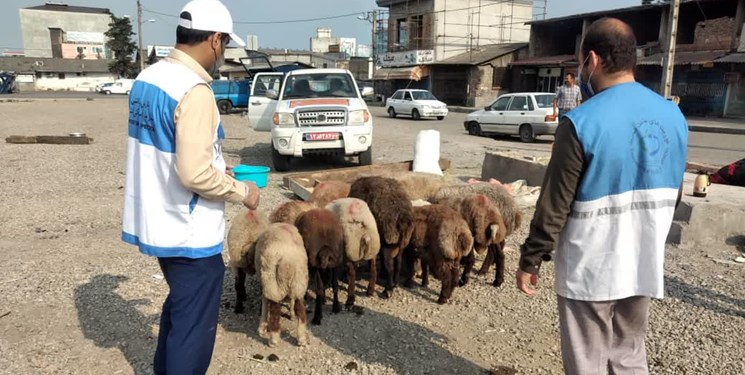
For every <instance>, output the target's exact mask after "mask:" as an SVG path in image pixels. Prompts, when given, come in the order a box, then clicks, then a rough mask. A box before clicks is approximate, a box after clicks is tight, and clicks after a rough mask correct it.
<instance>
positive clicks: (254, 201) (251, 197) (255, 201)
mask: <svg viewBox="0 0 745 375" xmlns="http://www.w3.org/2000/svg"><path fill="white" fill-rule="evenodd" d="M246 186H247V187H248V192H247V193H246V198H244V199H243V205H244V206H246V208H248V209H249V210H255V209H256V208H257V207H259V188H258V187H256V184H254V183H253V182H246Z"/></svg>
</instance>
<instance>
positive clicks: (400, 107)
mask: <svg viewBox="0 0 745 375" xmlns="http://www.w3.org/2000/svg"><path fill="white" fill-rule="evenodd" d="M385 107H386V108H388V116H390V117H391V118H395V117H396V116H398V115H406V116H411V118H413V119H414V120H419V119H421V118H422V117H437V119H438V120H443V119H445V116H447V115H448V106H447V104H445V103H443V102H441V101H439V100H437V98H435V96H434V95H432V93H431V92H429V91H427V90H409V89H406V90H398V91H396V92H395V93H393V95H392V96H391V97H390V98H388V99H387V100H386V101H385Z"/></svg>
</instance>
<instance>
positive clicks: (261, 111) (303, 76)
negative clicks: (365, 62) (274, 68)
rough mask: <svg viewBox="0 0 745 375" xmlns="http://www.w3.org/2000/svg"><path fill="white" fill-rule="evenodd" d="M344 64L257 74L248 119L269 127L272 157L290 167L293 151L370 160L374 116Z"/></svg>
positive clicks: (276, 164) (258, 127) (277, 166)
mask: <svg viewBox="0 0 745 375" xmlns="http://www.w3.org/2000/svg"><path fill="white" fill-rule="evenodd" d="M370 95H372V89H371V88H365V89H362V90H360V89H359V88H358V86H357V83H356V82H355V80H354V76H352V74H351V73H350V72H349V71H348V70H345V69H300V70H294V71H291V72H288V73H259V74H256V76H254V81H253V85H252V86H251V94H250V100H249V103H248V120H249V122H250V124H251V127H252V128H253V129H254V130H255V131H271V133H272V142H271V153H272V163H273V164H274V169H275V170H276V171H280V172H282V171H287V170H289V169H290V162H291V160H292V158H293V157H295V158H299V157H307V156H312V155H340V156H357V157H358V159H359V163H360V164H361V165H370V164H372V136H373V121H372V116H371V115H370V111H369V110H368V108H367V104H366V103H365V100H364V99H363V98H364V97H368V96H370Z"/></svg>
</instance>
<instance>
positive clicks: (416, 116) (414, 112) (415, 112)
mask: <svg viewBox="0 0 745 375" xmlns="http://www.w3.org/2000/svg"><path fill="white" fill-rule="evenodd" d="M411 118H413V119H414V120H417V121H419V120H421V119H422V115H420V114H419V111H418V110H417V109H416V108H414V109H413V110H412V111H411Z"/></svg>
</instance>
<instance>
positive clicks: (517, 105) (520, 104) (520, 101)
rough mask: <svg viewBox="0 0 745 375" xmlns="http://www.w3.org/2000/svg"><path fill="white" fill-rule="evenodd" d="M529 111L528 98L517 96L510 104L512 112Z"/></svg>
mask: <svg viewBox="0 0 745 375" xmlns="http://www.w3.org/2000/svg"><path fill="white" fill-rule="evenodd" d="M527 109H528V98H526V97H524V96H516V97H515V98H514V99H512V103H510V109H509V110H510V111H526V110H527Z"/></svg>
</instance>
